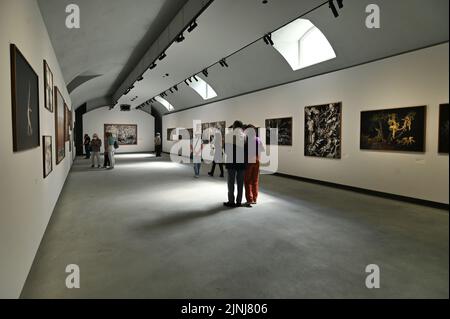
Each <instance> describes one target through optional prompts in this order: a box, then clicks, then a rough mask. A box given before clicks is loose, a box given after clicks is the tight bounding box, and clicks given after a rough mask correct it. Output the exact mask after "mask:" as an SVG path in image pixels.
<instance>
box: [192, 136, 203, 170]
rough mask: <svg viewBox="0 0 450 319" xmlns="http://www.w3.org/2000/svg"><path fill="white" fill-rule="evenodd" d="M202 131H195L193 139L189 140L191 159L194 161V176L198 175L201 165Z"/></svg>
mask: <svg viewBox="0 0 450 319" xmlns="http://www.w3.org/2000/svg"><path fill="white" fill-rule="evenodd" d="M202 150H203V143H202V133H201V132H196V133H195V135H194V138H193V140H192V141H191V154H192V161H193V162H194V177H195V178H199V177H200V168H201V166H202Z"/></svg>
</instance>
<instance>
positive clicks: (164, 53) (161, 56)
mask: <svg viewBox="0 0 450 319" xmlns="http://www.w3.org/2000/svg"><path fill="white" fill-rule="evenodd" d="M166 56H167V54H166V52H163V53H162V54H161V55H160V56H159V58H158V59H159V61H162V60H164V58H165V57H166Z"/></svg>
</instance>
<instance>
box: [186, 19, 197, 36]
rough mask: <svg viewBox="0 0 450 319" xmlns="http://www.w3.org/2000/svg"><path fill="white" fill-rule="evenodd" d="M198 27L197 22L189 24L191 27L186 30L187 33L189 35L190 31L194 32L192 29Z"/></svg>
mask: <svg viewBox="0 0 450 319" xmlns="http://www.w3.org/2000/svg"><path fill="white" fill-rule="evenodd" d="M196 27H198V24H197V21H194V22H192V23H191V25H190V26H189V28H188V32H189V33H191V32H192V31H194V29H195V28H196Z"/></svg>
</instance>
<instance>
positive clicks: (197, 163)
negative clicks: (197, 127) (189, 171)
mask: <svg viewBox="0 0 450 319" xmlns="http://www.w3.org/2000/svg"><path fill="white" fill-rule="evenodd" d="M230 129H232V132H231V133H229V134H231V135H232V136H230V137H228V138H226V139H224V137H222V134H220V132H216V133H215V134H214V139H213V141H212V142H211V149H212V150H213V152H214V160H213V163H212V167H211V171H210V172H209V173H208V175H209V176H211V177H213V176H214V172H215V168H216V166H217V165H218V166H219V168H220V177H224V169H223V166H224V164H225V168H226V170H227V173H228V174H227V184H228V201H227V202H225V203H224V206H226V207H241V206H245V207H252V205H255V204H256V203H257V200H258V192H259V171H260V157H261V152H263V151H264V146H263V143H262V141H261V139H260V138H259V137H258V136H257V129H256V127H255V126H254V125H251V124H248V125H244V124H243V123H242V122H241V121H235V122H234V124H233V125H232V126H231V127H230ZM198 134H201V133H198ZM224 140H226V142H225V143H224ZM202 151H203V143H202V140H201V138H199V137H198V136H197V138H194V139H193V140H192V143H191V154H192V155H191V156H192V159H193V162H194V177H195V178H199V176H200V168H201V156H202ZM224 154H225V158H224ZM244 186H245V197H246V203H244V204H242V201H243V195H244V194H243V193H244ZM235 189H237V196H235Z"/></svg>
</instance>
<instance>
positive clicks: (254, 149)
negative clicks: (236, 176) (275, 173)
mask: <svg viewBox="0 0 450 319" xmlns="http://www.w3.org/2000/svg"><path fill="white" fill-rule="evenodd" d="M256 130H257V129H256V127H255V126H253V125H251V124H249V125H247V127H246V129H245V133H246V136H247V143H248V151H247V156H248V158H247V168H246V169H245V176H244V184H245V198H246V200H247V206H250V205H255V204H256V202H257V199H258V192H259V166H260V158H261V152H264V145H263V143H262V140H261V138H260V137H258V136H257V133H256Z"/></svg>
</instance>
